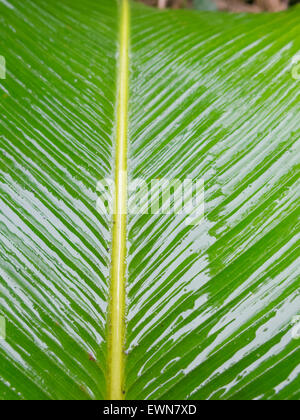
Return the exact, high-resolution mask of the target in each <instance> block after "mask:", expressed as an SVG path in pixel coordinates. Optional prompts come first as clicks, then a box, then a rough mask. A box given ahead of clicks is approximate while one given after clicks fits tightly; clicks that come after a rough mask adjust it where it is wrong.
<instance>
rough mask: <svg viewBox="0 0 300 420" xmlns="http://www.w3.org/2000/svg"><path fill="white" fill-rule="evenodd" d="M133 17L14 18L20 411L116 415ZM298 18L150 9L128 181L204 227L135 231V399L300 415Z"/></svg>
mask: <svg viewBox="0 0 300 420" xmlns="http://www.w3.org/2000/svg"><path fill="white" fill-rule="evenodd" d="M119 10H120V7H119V4H118V2H117V1H114V0H107V1H106V0H105V1H104V0H102V1H101V2H97V1H94V0H88V1H87V2H85V3H84V5H82V2H79V1H77V0H76V1H72V2H71V1H70V0H64V1H58V0H53V1H51V2H50V4H49V2H46V1H45V0H38V1H36V2H34V3H33V2H30V1H25V2H23V3H20V2H17V1H16V0H9V2H8V1H6V0H5V1H4V0H0V11H1V13H0V19H1V27H0V35H1V39H2V40H4V42H2V44H1V50H0V55H2V56H4V57H5V59H6V67H7V69H6V79H5V80H1V83H0V89H1V92H0V95H1V101H0V107H1V117H2V121H1V168H0V169H1V172H0V173H1V175H0V180H1V187H0V188H1V210H0V237H1V241H0V255H1V269H0V273H1V274H0V290H1V295H0V305H1V306H0V315H3V317H4V318H5V320H6V339H5V340H1V341H0V398H1V399H45V398H49V399H85V398H92V399H100V398H106V397H107V395H108V394H107V387H108V384H109V377H108V372H109V367H110V363H111V356H110V352H111V349H110V346H109V340H110V334H111V328H113V326H112V325H111V323H110V322H109V320H108V315H107V314H108V313H109V308H108V303H109V302H110V293H111V291H110V277H111V276H110V271H111V252H112V249H111V248H112V245H111V238H112V230H113V227H112V222H111V218H110V217H109V216H105V215H103V214H99V212H97V210H96V200H97V192H96V184H97V181H98V180H99V179H101V178H105V177H113V176H114V170H115V169H114V168H115V152H114V149H115V142H116V134H115V125H116V113H117V99H116V98H117V95H116V92H117V90H118V89H119V87H120V86H118V77H117V73H120V72H121V71H122V69H120V68H119V65H118V61H117V54H118V50H119V41H118V37H119V35H118V34H119V27H120V17H119V15H120V13H119ZM299 15H300V9H299V8H296V9H294V10H291V11H289V12H285V13H280V14H274V15H257V16H248V15H229V14H228V15H227V14H219V13H209V12H192V11H163V12H161V11H157V10H154V9H149V8H147V7H144V6H142V5H140V4H135V3H133V4H132V5H131V20H130V29H131V39H130V43H131V53H130V83H129V85H130V86H129V91H130V92H129V93H130V104H129V109H128V115H127V116H126V117H127V118H128V120H129V133H128V178H129V180H133V179H137V178H142V179H143V180H146V181H148V182H149V183H150V181H151V180H152V179H155V178H168V179H174V178H178V179H182V180H183V179H185V178H194V179H204V181H205V218H204V220H203V221H202V222H201V223H200V224H198V225H196V226H190V225H187V224H186V223H185V219H184V216H181V215H180V216H179V215H177V216H175V215H167V216H163V215H150V214H145V215H130V214H129V215H128V218H127V227H126V229H127V260H126V267H127V285H126V296H127V301H126V303H127V305H126V332H125V344H124V346H125V350H126V351H125V353H126V356H124V365H125V375H124V376H125V380H124V382H125V383H124V384H122V385H124V391H125V392H126V398H128V399H299V397H300V385H299V378H300V376H299V373H300V366H299V356H300V348H299V341H297V340H296V339H295V337H294V335H293V334H292V329H293V325H292V321H293V319H294V320H295V319H296V318H294V317H296V316H297V315H298V314H299V311H300V299H299V278H300V270H299V235H298V232H299V164H298V162H299V160H298V157H299V128H300V123H299V83H298V82H297V81H296V80H294V78H293V77H292V73H291V66H292V58H293V57H294V56H295V55H296V54H297V53H298V52H299V49H300V38H299V33H300V31H299V30H300V24H299ZM117 118H118V116H117ZM112 263H114V262H112ZM110 310H111V311H112V310H113V308H111V309H110Z"/></svg>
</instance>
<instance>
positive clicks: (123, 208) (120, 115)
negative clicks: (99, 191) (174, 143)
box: [108, 0, 130, 400]
mask: <svg viewBox="0 0 300 420" xmlns="http://www.w3.org/2000/svg"><path fill="white" fill-rule="evenodd" d="M129 13H130V11H129V4H128V0H121V31H120V59H119V75H118V101H117V130H116V166H115V198H114V215H113V232H112V262H111V264H112V268H111V297H110V310H109V378H108V388H109V389H108V398H109V399H111V400H122V399H124V394H123V385H124V337H125V276H126V219H127V136H128V97H129V19H130V17H129Z"/></svg>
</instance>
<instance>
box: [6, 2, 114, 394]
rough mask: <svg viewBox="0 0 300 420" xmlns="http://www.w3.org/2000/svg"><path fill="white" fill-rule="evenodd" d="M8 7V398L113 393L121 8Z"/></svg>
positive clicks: (67, 4) (91, 4) (99, 4)
mask: <svg viewBox="0 0 300 420" xmlns="http://www.w3.org/2000/svg"><path fill="white" fill-rule="evenodd" d="M0 7H1V12H0V20H1V28H0V34H1V35H0V36H1V40H2V43H1V46H2V50H1V54H2V55H4V56H5V58H6V66H7V74H6V80H1V101H0V107H1V175H0V176H1V215H0V235H1V240H0V254H1V282H0V288H1V301H0V302H1V313H2V314H3V315H4V316H5V318H6V322H7V339H6V341H0V396H1V398H4V399H9V398H25V399H32V398H34V399H36V398H55V399H58V398H59V399H63V398H67V399H73V398H77V399H78V398H80V399H85V398H104V397H105V393H106V379H105V376H106V346H105V342H106V312H107V302H108V294H109V292H108V281H109V264H110V263H109V260H110V255H109V244H110V232H109V219H108V218H107V220H105V219H104V218H103V217H102V216H101V215H99V214H98V213H97V211H96V206H95V202H96V198H97V194H96V183H97V181H98V180H99V179H100V178H102V177H105V176H111V171H112V169H111V168H112V141H113V140H112V133H113V126H114V109H115V90H116V77H115V73H116V53H117V40H118V35H117V33H118V32H117V31H118V15H117V4H116V2H114V1H110V2H95V1H87V2H84V3H82V2H80V1H75V2H74V1H63V2H61V1H59V0H57V1H56V0H54V1H51V2H49V1H46V0H45V1H43V0H40V1H37V2H32V1H24V2H19V1H12V2H11V1H10V2H6V1H5V2H4V1H2V2H0Z"/></svg>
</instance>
